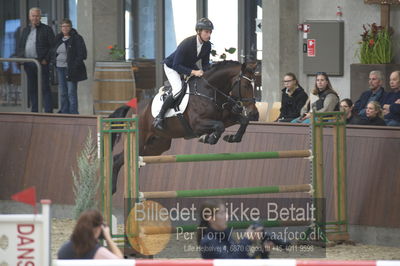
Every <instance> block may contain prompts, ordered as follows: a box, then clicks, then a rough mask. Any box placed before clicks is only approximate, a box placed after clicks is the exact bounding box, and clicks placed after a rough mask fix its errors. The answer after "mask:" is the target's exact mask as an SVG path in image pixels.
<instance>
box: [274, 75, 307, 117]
mask: <svg viewBox="0 0 400 266" xmlns="http://www.w3.org/2000/svg"><path fill="white" fill-rule="evenodd" d="M283 84H284V86H285V87H284V88H283V89H282V100H281V103H282V104H281V113H280V115H279V117H278V120H277V121H278V122H290V121H292V120H293V119H295V118H296V117H299V116H300V111H301V108H302V107H303V106H304V104H305V103H306V101H307V99H308V95H307V94H306V93H305V91H304V89H303V88H302V87H301V86H300V84H299V81H298V80H297V78H296V76H295V74H293V73H286V74H285V76H284V77H283Z"/></svg>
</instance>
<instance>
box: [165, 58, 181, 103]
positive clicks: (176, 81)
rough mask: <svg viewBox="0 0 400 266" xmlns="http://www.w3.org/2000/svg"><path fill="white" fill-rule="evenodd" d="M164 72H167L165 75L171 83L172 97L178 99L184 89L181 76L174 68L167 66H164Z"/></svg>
mask: <svg viewBox="0 0 400 266" xmlns="http://www.w3.org/2000/svg"><path fill="white" fill-rule="evenodd" d="M164 71H165V75H166V76H167V78H168V81H169V83H170V84H171V87H172V95H173V96H174V97H176V95H177V94H178V93H179V92H180V91H181V89H182V81H181V76H180V75H179V74H178V72H176V71H175V70H173V69H172V68H170V67H168V66H167V65H166V64H164Z"/></svg>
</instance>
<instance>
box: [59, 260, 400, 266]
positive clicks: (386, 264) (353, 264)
mask: <svg viewBox="0 0 400 266" xmlns="http://www.w3.org/2000/svg"><path fill="white" fill-rule="evenodd" d="M399 263H400V261H399V260H397V261H396V260H322V259H318V260H304V259H303V260H296V259H257V260H247V259H246V260H238V259H214V260H202V259H177V260H171V259H153V260H144V259H139V260H129V259H128V260H123V259H121V260H53V264H52V265H54V266H105V265H107V266H237V265H240V266H266V265H270V266H272V265H274V266H394V265H399Z"/></svg>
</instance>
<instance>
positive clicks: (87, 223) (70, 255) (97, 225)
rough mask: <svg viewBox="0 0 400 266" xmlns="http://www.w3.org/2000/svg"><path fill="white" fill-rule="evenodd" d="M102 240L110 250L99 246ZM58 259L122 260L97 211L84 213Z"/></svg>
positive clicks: (121, 255) (107, 228)
mask: <svg viewBox="0 0 400 266" xmlns="http://www.w3.org/2000/svg"><path fill="white" fill-rule="evenodd" d="M100 238H104V239H105V241H106V243H107V246H108V247H109V249H110V250H108V249H107V248H105V247H102V246H101V245H100V244H99V239H100ZM57 257H58V259H61V260H63V259H65V260H67V259H123V258H124V256H123V254H122V252H121V250H120V249H119V248H118V247H117V245H116V244H115V243H114V241H113V240H112V238H111V234H110V228H109V227H108V226H107V225H105V224H104V223H103V216H102V215H101V213H100V212H99V211H97V210H87V211H84V212H83V213H82V214H81V215H80V216H79V219H78V221H77V223H76V225H75V228H74V230H73V232H72V235H71V238H70V240H68V241H67V242H66V243H64V244H63V246H62V247H61V248H60V250H59V251H58V256H57Z"/></svg>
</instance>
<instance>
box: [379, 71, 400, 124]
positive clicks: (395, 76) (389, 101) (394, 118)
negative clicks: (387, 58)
mask: <svg viewBox="0 0 400 266" xmlns="http://www.w3.org/2000/svg"><path fill="white" fill-rule="evenodd" d="M390 88H391V89H392V92H390V93H388V94H387V95H386V97H385V99H384V100H383V114H384V118H385V122H386V125H388V126H397V127H398V126H400V71H399V70H396V71H393V72H392V74H390Z"/></svg>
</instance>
